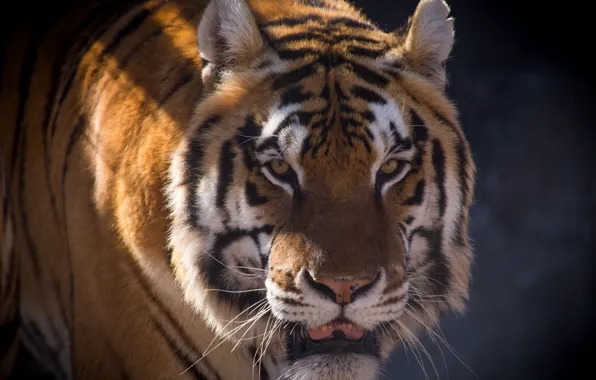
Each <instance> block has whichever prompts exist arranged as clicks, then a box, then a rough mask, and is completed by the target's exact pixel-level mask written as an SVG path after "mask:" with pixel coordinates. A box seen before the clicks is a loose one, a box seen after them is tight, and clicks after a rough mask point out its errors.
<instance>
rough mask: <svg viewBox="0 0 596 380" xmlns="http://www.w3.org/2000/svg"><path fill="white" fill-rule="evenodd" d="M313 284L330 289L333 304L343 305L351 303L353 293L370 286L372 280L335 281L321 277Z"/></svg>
mask: <svg viewBox="0 0 596 380" xmlns="http://www.w3.org/2000/svg"><path fill="white" fill-rule="evenodd" d="M315 282H316V283H318V284H321V285H324V286H326V287H327V288H329V289H331V291H333V293H334V294H335V302H337V303H339V304H345V303H349V302H351V301H352V298H353V297H352V296H353V294H354V292H356V291H357V290H358V289H361V288H362V287H364V286H366V285H370V284H371V283H372V282H373V280H369V279H367V278H360V279H357V280H336V279H334V278H331V277H321V278H318V279H316V280H315ZM361 290H363V289H361Z"/></svg>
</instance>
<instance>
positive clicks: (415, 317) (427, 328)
mask: <svg viewBox="0 0 596 380" xmlns="http://www.w3.org/2000/svg"><path fill="white" fill-rule="evenodd" d="M405 311H406V313H407V314H408V315H409V316H410V317H411V318H412V319H414V320H415V321H416V322H418V323H419V324H420V325H421V326H422V327H424V328H425V329H426V331H428V333H429V334H431V335H434V336H435V337H437V339H439V341H440V342H441V343H443V344H444V345H445V347H447V349H448V350H449V351H451V353H452V354H453V356H455V357H456V358H457V360H459V362H460V363H461V364H462V365H463V366H464V367H466V368H467V369H468V371H470V373H472V375H474V376H475V377H476V378H477V379H480V377H479V376H478V375H477V374H476V373H475V372H474V371H472V369H471V368H470V367H469V366H468V365H467V364H466V363H465V362H464V361H463V360H462V359H461V358H460V356H459V355H458V354H457V353H456V351H455V349H454V348H453V347H452V346H451V345H450V344H449V343H447V340H445V339H444V338H443V337H441V336H440V335H439V334H437V333H436V332H435V331H434V330H433V329H431V328H430V327H428V326H427V325H426V324H425V323H424V322H423V321H421V320H420V319H418V317H417V316H416V314H415V313H414V312H413V311H411V310H408V309H407V308H406V309H405Z"/></svg>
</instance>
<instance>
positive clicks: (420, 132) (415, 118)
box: [410, 109, 428, 145]
mask: <svg viewBox="0 0 596 380" xmlns="http://www.w3.org/2000/svg"><path fill="white" fill-rule="evenodd" d="M410 115H411V118H412V138H413V139H414V143H416V145H420V143H425V142H426V141H428V131H427V128H426V125H425V124H424V121H422V119H421V118H420V116H419V115H418V113H417V112H416V111H414V109H411V110H410Z"/></svg>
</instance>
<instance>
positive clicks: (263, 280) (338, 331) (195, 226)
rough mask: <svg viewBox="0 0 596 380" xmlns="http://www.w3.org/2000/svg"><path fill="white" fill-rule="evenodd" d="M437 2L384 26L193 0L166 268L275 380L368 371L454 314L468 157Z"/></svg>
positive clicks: (346, 9) (461, 296)
mask: <svg viewBox="0 0 596 380" xmlns="http://www.w3.org/2000/svg"><path fill="white" fill-rule="evenodd" d="M448 13H449V9H448V7H447V6H446V4H445V3H444V2H443V1H439V0H422V1H421V2H420V4H419V6H418V8H417V9H416V11H415V13H414V15H413V17H412V18H411V20H410V23H409V25H408V28H407V29H406V30H405V31H404V32H403V33H385V32H383V31H381V30H380V29H378V28H377V27H376V26H374V25H373V24H372V23H371V22H369V21H368V20H366V19H365V18H364V17H363V16H362V15H361V14H359V13H358V12H357V11H356V10H355V9H353V8H352V7H351V6H349V5H348V4H346V3H344V2H342V1H339V0H338V1H335V0H328V1H317V2H312V1H311V2H304V1H297V0H277V1H248V2H245V1H243V0H234V1H218V0H214V1H212V2H211V3H210V4H209V5H208V7H207V8H206V10H205V13H204V16H203V19H202V21H201V24H200V25H199V28H198V42H199V51H200V53H201V54H202V57H203V58H204V60H205V68H204V72H203V79H204V85H205V87H204V89H203V91H204V93H203V98H202V100H201V102H200V103H199V104H198V105H197V108H196V110H195V117H194V119H193V122H192V125H191V126H190V128H189V129H188V132H187V135H186V138H185V139H184V140H183V142H182V143H181V145H180V147H179V149H178V150H177V151H176V152H175V154H174V157H173V161H172V170H171V183H170V188H169V197H170V209H171V215H172V220H173V223H172V228H171V233H170V245H171V251H172V266H173V268H174V271H175V274H176V277H177V279H178V281H179V283H180V284H181V286H182V288H183V289H184V292H185V297H186V300H187V301H188V302H189V304H190V305H192V306H194V307H195V309H196V310H197V312H198V313H200V314H202V316H203V317H204V318H205V320H206V321H207V322H208V323H209V324H210V325H211V326H212V327H213V328H214V329H215V330H216V331H217V333H218V334H219V336H220V337H221V339H230V340H236V341H238V342H239V343H241V344H247V345H249V346H251V347H253V349H254V351H256V353H255V359H257V358H260V359H262V361H263V365H265V366H269V367H277V368H276V371H278V372H279V373H280V374H281V375H282V376H283V377H285V378H287V379H293V378H325V379H354V380H364V379H373V378H375V376H376V372H377V370H378V367H379V363H381V361H382V360H384V359H386V358H387V357H388V356H389V354H390V353H391V351H392V350H393V349H394V348H395V346H396V345H397V344H399V342H401V341H412V340H415V339H416V334H417V332H418V331H419V330H420V329H421V328H429V329H430V328H432V326H433V325H434V324H435V323H436V322H437V319H438V317H439V315H440V314H441V313H442V312H444V311H448V310H457V311H461V310H462V309H463V302H464V301H465V299H466V298H467V291H468V280H469V277H470V263H471V249H470V247H469V245H468V241H467V239H468V238H467V223H468V208H469V206H470V204H471V201H472V193H473V175H474V164H473V161H472V158H471V155H470V151H469V147H468V143H467V141H466V139H465V137H464V135H463V132H462V131H461V129H460V127H459V125H458V124H457V115H456V111H455V109H454V107H453V106H452V105H451V103H450V102H449V100H448V99H447V98H446V96H445V94H444V85H445V71H444V63H445V61H446V59H447V57H448V55H449V53H450V51H451V46H452V43H453V27H452V20H451V19H449V18H448ZM274 336H275V338H274ZM266 352H271V353H272V355H271V358H276V359H269V360H268V361H266V360H267V359H264V358H266V355H264V354H265V353H266ZM280 358H281V359H280Z"/></svg>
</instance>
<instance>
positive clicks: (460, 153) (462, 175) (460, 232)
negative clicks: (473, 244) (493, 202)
mask: <svg viewBox="0 0 596 380" xmlns="http://www.w3.org/2000/svg"><path fill="white" fill-rule="evenodd" d="M455 151H456V155H457V157H458V161H459V173H458V174H459V175H458V177H459V186H460V192H461V193H460V198H459V202H460V204H461V206H462V207H460V209H459V214H458V215H457V221H456V223H455V228H456V231H455V235H454V239H455V240H454V241H455V243H457V244H459V245H460V246H462V247H463V246H465V245H466V244H467V242H466V241H465V240H466V237H465V232H464V231H465V230H466V227H465V226H464V225H463V223H464V208H463V206H464V205H465V204H466V203H467V202H468V196H469V191H470V189H469V188H468V175H467V172H466V169H467V168H468V160H467V155H466V150H465V147H464V143H463V141H461V140H460V141H459V142H458V143H457V146H456V148H455Z"/></svg>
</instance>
